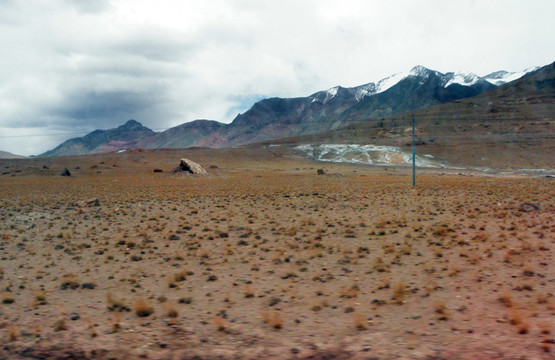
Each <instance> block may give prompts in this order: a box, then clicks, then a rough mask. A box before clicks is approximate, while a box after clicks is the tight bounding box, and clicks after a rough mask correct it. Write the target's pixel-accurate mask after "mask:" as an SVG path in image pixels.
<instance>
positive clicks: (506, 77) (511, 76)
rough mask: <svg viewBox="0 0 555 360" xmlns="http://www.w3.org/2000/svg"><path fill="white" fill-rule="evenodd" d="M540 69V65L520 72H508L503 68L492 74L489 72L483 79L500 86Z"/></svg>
mask: <svg viewBox="0 0 555 360" xmlns="http://www.w3.org/2000/svg"><path fill="white" fill-rule="evenodd" d="M538 69H539V67H537V66H536V67H531V68H528V69H525V70H524V71H519V72H508V71H504V70H501V71H496V72H493V73H491V74H488V75H486V76H484V77H483V79H484V80H486V81H489V82H490V83H492V84H493V85H497V86H499V85H503V84H506V83H508V82H511V81H514V80H517V79H520V78H521V77H523V76H524V75H526V74H528V73H529V72H532V71H536V70H538Z"/></svg>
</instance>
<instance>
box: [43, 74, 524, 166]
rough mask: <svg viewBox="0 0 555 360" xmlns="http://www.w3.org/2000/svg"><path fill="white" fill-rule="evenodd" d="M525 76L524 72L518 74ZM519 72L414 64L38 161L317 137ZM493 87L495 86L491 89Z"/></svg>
mask: <svg viewBox="0 0 555 360" xmlns="http://www.w3.org/2000/svg"><path fill="white" fill-rule="evenodd" d="M521 73H522V74H524V73H525V72H521ZM521 73H510V72H507V71H503V70H501V71H497V72H493V73H491V74H488V75H486V76H485V77H479V76H477V75H475V74H473V73H463V72H448V73H445V74H444V73H441V72H439V71H436V70H431V69H428V68H426V67H424V66H421V65H417V66H415V67H413V68H412V69H411V70H410V71H408V72H402V73H397V74H393V75H391V76H389V77H386V78H384V79H381V80H380V81H378V82H376V83H373V82H370V83H366V84H362V85H359V86H355V87H350V88H349V87H342V86H335V87H332V88H330V89H327V90H322V91H318V92H315V93H313V94H311V95H309V96H306V97H297V98H279V97H273V98H267V99H262V100H260V101H257V102H256V103H254V104H253V105H252V107H251V108H250V109H249V110H247V111H246V112H245V113H242V114H239V115H237V117H235V119H234V120H233V121H232V122H231V123H229V124H224V123H220V122H217V121H214V120H194V121H191V122H187V123H183V124H180V125H177V126H175V127H172V128H170V129H167V130H165V131H163V132H154V131H152V130H151V129H149V128H147V127H144V126H143V125H142V124H140V123H139V122H137V121H135V120H129V121H127V122H126V123H125V124H123V125H121V126H119V127H117V128H113V129H108V130H95V131H93V132H91V133H89V134H87V135H85V136H83V137H80V138H73V139H69V140H67V141H65V142H63V143H62V144H60V145H58V146H57V147H56V148H54V149H52V150H49V151H47V152H45V153H43V154H41V155H39V156H64V155H84V154H91V153H98V152H108V151H118V150H122V149H128V148H134V147H137V148H146V149H155V148H186V147H214V148H224V147H230V146H238V145H245V144H249V143H256V142H263V141H267V140H272V139H278V138H283V137H290V136H299V135H307V134H317V133H321V132H325V131H329V130H333V129H338V128H341V127H344V126H347V125H349V124H351V123H356V122H359V121H366V120H368V119H379V118H385V117H388V116H392V115H395V114H398V113H402V112H405V111H412V110H418V109H421V108H425V107H428V106H433V105H437V104H440V103H445V102H449V101H452V100H456V99H461V98H467V97H471V96H475V95H478V94H480V93H482V92H484V91H487V90H490V89H493V88H495V87H496V86H498V85H495V84H501V83H503V82H504V81H505V80H506V79H511V78H512V77H516V76H519V74H521ZM494 83H495V84H494Z"/></svg>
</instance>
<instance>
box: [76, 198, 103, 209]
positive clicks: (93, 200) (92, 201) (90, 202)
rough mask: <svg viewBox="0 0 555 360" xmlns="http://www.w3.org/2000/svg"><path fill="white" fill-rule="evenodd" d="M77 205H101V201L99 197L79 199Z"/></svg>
mask: <svg viewBox="0 0 555 360" xmlns="http://www.w3.org/2000/svg"><path fill="white" fill-rule="evenodd" d="M77 206H80V207H93V206H100V201H98V199H97V198H90V199H87V200H81V201H78V202H77Z"/></svg>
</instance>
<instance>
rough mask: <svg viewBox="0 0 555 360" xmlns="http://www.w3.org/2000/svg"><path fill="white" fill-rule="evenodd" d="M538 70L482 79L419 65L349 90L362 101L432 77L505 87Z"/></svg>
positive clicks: (334, 90)
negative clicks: (413, 80)
mask: <svg viewBox="0 0 555 360" xmlns="http://www.w3.org/2000/svg"><path fill="white" fill-rule="evenodd" d="M537 69H539V67H533V68H529V69H526V70H524V71H520V72H508V71H497V72H494V73H491V74H489V75H486V76H483V77H481V76H478V75H476V74H474V73H469V72H462V71H457V72H448V73H445V74H443V73H440V72H439V71H435V70H430V69H428V68H426V67H424V66H422V65H417V66H415V67H413V68H412V69H411V70H410V71H404V72H400V73H396V74H393V75H391V76H388V77H386V78H384V79H381V80H380V81H378V82H377V83H373V82H371V83H368V84H364V85H360V86H356V87H352V88H347V90H348V91H349V92H350V93H351V94H353V95H354V96H355V98H356V100H357V101H360V100H362V99H363V98H364V97H366V96H372V95H376V94H379V93H382V92H384V91H386V90H388V89H390V88H391V87H393V86H395V85H397V84H398V83H399V82H400V81H402V80H404V79H406V78H408V77H410V76H414V77H418V78H420V79H422V81H423V80H425V79H427V78H428V77H429V76H431V75H436V76H439V77H440V79H441V83H442V84H443V87H448V86H450V85H452V84H459V85H462V86H472V85H474V84H476V83H477V82H478V81H480V80H486V81H488V82H490V83H491V84H493V85H495V86H499V85H503V84H505V83H508V82H511V81H514V80H517V79H520V78H521V77H522V76H524V75H526V74H527V73H529V72H531V71H535V70H537ZM338 89H339V86H335V87H332V88H331V89H329V90H327V91H326V92H325V97H324V98H323V99H322V98H321V97H317V96H313V97H312V102H317V101H321V102H322V103H324V104H326V103H327V102H328V101H330V100H331V99H333V98H334V97H335V96H336V95H337V91H338ZM320 94H321V93H320ZM315 95H316V94H315Z"/></svg>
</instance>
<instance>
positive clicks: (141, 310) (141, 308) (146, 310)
mask: <svg viewBox="0 0 555 360" xmlns="http://www.w3.org/2000/svg"><path fill="white" fill-rule="evenodd" d="M133 310H134V311H135V314H137V316H138V317H146V316H149V315H151V314H152V313H153V312H154V308H153V307H152V306H150V305H149V304H148V302H147V301H146V300H145V299H143V298H138V299H136V300H135V301H134V302H133Z"/></svg>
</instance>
